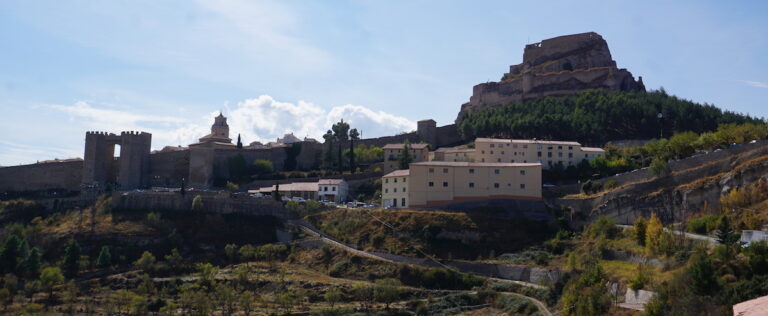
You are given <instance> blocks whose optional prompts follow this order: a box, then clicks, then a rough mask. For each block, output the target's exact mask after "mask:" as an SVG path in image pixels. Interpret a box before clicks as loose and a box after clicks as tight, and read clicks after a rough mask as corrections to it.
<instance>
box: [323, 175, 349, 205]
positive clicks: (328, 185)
mask: <svg viewBox="0 0 768 316" xmlns="http://www.w3.org/2000/svg"><path fill="white" fill-rule="evenodd" d="M348 192H349V184H348V183H347V181H344V180H343V179H320V181H318V183H317V198H318V199H319V200H320V201H329V202H336V203H342V202H345V201H347V194H348Z"/></svg>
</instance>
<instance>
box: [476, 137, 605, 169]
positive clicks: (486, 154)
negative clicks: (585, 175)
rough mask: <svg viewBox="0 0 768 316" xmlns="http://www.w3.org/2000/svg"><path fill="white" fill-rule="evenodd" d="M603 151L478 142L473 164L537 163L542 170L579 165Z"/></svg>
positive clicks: (543, 143) (574, 146)
mask: <svg viewBox="0 0 768 316" xmlns="http://www.w3.org/2000/svg"><path fill="white" fill-rule="evenodd" d="M604 156H605V150H603V149H602V148H593V147H582V146H581V144H580V143H577V142H565V141H545V140H525V139H497V138H478V139H476V140H475V152H474V159H475V162H495V163H501V162H504V163H540V164H541V166H542V168H543V169H548V168H551V167H552V166H554V165H556V164H558V163H562V164H563V167H568V166H575V165H578V164H579V163H580V162H581V161H582V160H585V159H586V160H592V159H595V158H597V157H604Z"/></svg>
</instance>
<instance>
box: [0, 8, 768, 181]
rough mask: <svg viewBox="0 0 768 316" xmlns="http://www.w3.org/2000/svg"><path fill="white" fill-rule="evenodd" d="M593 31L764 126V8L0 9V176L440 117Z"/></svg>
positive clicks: (665, 78)
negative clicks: (543, 50)
mask: <svg viewBox="0 0 768 316" xmlns="http://www.w3.org/2000/svg"><path fill="white" fill-rule="evenodd" d="M589 31H594V32H597V33H599V34H601V35H602V36H603V38H605V39H606V40H607V42H608V46H609V48H610V50H611V53H612V55H613V59H614V60H616V62H617V65H618V66H619V67H620V68H627V69H628V70H630V71H631V72H632V74H633V75H634V76H635V77H637V76H642V77H643V81H644V83H645V85H646V88H648V89H658V88H660V87H664V88H665V90H666V91H667V92H668V93H670V94H674V95H677V96H678V97H681V98H685V99H689V100H693V101H696V102H701V103H705V102H706V103H709V104H714V105H717V106H718V107H720V108H723V109H727V110H731V111H736V112H740V113H747V114H750V115H753V116H758V117H768V104H766V103H767V102H766V101H767V100H768V72H766V70H768V58H767V57H768V2H766V1H589V0H586V1H543V0H538V1H450V0H448V1H438V0H435V1H418V0H403V1H399V0H393V1H292V0H283V1H245V0H210V1H207V0H178V1H174V0H167V1H165V0H164V1H150V0H147V1H144V0H130V1H120V0H115V1H78V0H73V1H53V0H51V1H45V0H42V1H22V0H19V1H16V0H6V1H2V2H0V110H2V111H0V165H4V166H9V165H18V164H26V163H34V162H36V161H40V160H47V159H54V158H59V159H62V158H69V157H82V155H83V146H84V138H85V132H86V131H94V130H95V131H107V132H113V133H119V132H120V131H124V130H132V131H147V132H150V133H152V138H153V139H152V147H153V149H161V148H162V147H164V146H167V145H171V146H176V145H187V144H190V143H193V142H195V141H196V140H197V139H198V138H199V137H201V136H204V135H205V134H207V133H208V132H209V130H210V125H211V123H212V122H213V117H214V116H215V115H218V113H219V111H222V112H223V113H224V115H225V116H227V117H228V121H229V124H230V136H231V137H233V138H236V137H237V135H238V134H240V135H242V138H243V142H244V143H245V144H248V143H250V142H252V141H261V142H267V141H274V140H275V138H277V137H280V136H282V135H283V134H285V133H289V132H293V133H294V134H295V135H296V136H299V137H307V136H308V137H313V138H318V139H321V135H322V134H323V133H324V131H325V130H327V129H328V128H329V127H330V125H332V124H333V123H334V122H337V121H338V120H340V119H342V118H343V119H344V120H345V121H348V122H350V125H351V126H352V127H356V128H358V129H359V130H362V132H363V137H365V138H368V137H376V136H385V135H393V134H396V133H398V132H403V131H412V130H415V128H416V121H418V120H421V119H428V118H432V119H434V120H436V121H437V122H438V125H439V126H440V125H445V124H450V123H452V122H453V121H454V120H455V118H456V115H457V114H458V111H459V109H460V106H461V104H462V103H465V102H467V101H468V100H469V97H470V96H471V94H472V87H473V86H474V85H476V84H478V83H482V82H487V81H497V80H499V78H501V76H502V75H503V73H505V72H507V71H508V67H509V65H512V64H518V63H520V62H521V61H522V54H523V48H524V46H525V44H527V43H534V42H538V41H541V40H543V39H546V38H551V37H555V36H560V35H566V34H574V33H582V32H589Z"/></svg>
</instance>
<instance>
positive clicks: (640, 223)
mask: <svg viewBox="0 0 768 316" xmlns="http://www.w3.org/2000/svg"><path fill="white" fill-rule="evenodd" d="M647 225H648V223H647V222H646V221H645V218H643V217H638V218H637V219H636V220H635V225H634V227H635V241H636V242H637V244H638V245H640V246H645V229H646V226H647Z"/></svg>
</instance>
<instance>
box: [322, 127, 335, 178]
mask: <svg viewBox="0 0 768 316" xmlns="http://www.w3.org/2000/svg"><path fill="white" fill-rule="evenodd" d="M323 139H324V140H325V142H323V163H324V164H325V167H326V168H327V169H331V168H332V167H333V148H334V146H333V131H331V130H328V131H327V132H325V134H324V135H323Z"/></svg>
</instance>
